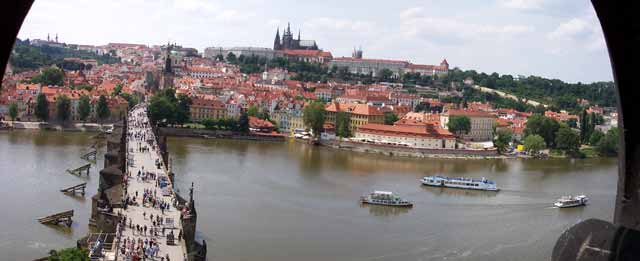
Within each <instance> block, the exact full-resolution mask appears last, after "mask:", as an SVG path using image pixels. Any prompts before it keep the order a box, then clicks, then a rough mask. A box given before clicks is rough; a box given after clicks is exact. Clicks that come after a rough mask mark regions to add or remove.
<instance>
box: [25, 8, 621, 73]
mask: <svg viewBox="0 0 640 261" xmlns="http://www.w3.org/2000/svg"><path fill="white" fill-rule="evenodd" d="M287 22H290V23H291V29H292V31H293V32H294V35H296V36H297V33H298V30H301V32H302V39H313V40H316V42H317V44H318V46H319V47H320V48H322V49H324V50H326V51H330V52H332V54H333V56H334V57H341V56H350V55H351V52H352V50H353V48H354V47H362V50H363V52H364V57H365V58H379V59H397V60H406V61H410V62H413V63H419V64H439V63H440V62H441V61H442V59H444V58H446V59H447V61H448V62H449V64H450V66H451V67H459V68H461V69H463V70H469V69H474V70H477V71H478V72H486V73H492V72H497V73H499V74H511V75H524V76H529V75H537V76H543V77H547V78H555V79H561V80H563V81H567V82H583V83H588V82H594V81H611V80H612V79H613V76H612V72H611V65H610V62H609V57H608V53H607V48H606V43H605V41H604V38H603V34H602V29H601V27H600V25H599V23H598V18H597V17H596V15H595V12H594V10H593V7H592V6H591V3H590V1H587V0H466V1H460V0H457V1H451V0H396V1H388V0H362V1H361V0H349V1H345V0H319V1H308V0H304V1H303V0H282V1H280V0H268V1H267V0H234V1H221V0H107V1H98V0H36V1H35V3H34V4H33V6H32V8H31V11H30V12H29V14H28V15H27V18H26V19H25V21H24V24H23V25H22V29H21V31H20V33H19V36H18V37H19V38H21V39H27V38H28V39H46V37H47V33H49V34H50V36H51V37H54V36H55V34H56V33H57V34H58V37H59V40H60V41H61V42H65V43H73V44H92V45H104V44H107V43H110V42H120V43H139V44H148V45H156V44H165V43H167V42H168V41H171V42H176V43H177V44H179V45H182V46H184V47H194V48H197V49H198V50H200V51H203V50H204V48H205V47H210V46H215V47H234V46H257V47H273V41H274V37H275V32H276V29H277V28H280V29H281V30H282V29H283V28H284V27H286V26H287Z"/></svg>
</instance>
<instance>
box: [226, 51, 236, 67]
mask: <svg viewBox="0 0 640 261" xmlns="http://www.w3.org/2000/svg"><path fill="white" fill-rule="evenodd" d="M237 61H238V59H237V58H236V55H235V54H233V53H231V52H230V53H229V54H227V62H228V63H232V64H235V63H236V62H237Z"/></svg>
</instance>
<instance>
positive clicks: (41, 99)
mask: <svg viewBox="0 0 640 261" xmlns="http://www.w3.org/2000/svg"><path fill="white" fill-rule="evenodd" d="M35 115H36V117H38V119H40V120H41V121H47V120H49V102H48V101H47V97H46V96H45V95H44V93H40V94H38V98H36V108H35Z"/></svg>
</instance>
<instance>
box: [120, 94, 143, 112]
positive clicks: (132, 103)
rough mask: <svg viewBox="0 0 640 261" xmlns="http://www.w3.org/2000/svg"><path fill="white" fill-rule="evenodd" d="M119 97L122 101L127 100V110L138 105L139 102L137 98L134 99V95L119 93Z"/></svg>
mask: <svg viewBox="0 0 640 261" xmlns="http://www.w3.org/2000/svg"><path fill="white" fill-rule="evenodd" d="M120 97H122V98H123V99H125V100H127V103H129V108H131V107H133V106H136V104H138V103H139V102H140V100H139V99H138V97H136V96H135V95H131V94H129V93H126V92H125V93H120Z"/></svg>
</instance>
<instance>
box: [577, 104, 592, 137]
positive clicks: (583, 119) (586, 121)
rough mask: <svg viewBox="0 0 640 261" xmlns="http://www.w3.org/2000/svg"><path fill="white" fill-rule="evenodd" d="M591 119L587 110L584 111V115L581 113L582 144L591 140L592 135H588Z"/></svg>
mask: <svg viewBox="0 0 640 261" xmlns="http://www.w3.org/2000/svg"><path fill="white" fill-rule="evenodd" d="M588 126H589V118H588V117H587V110H584V109H583V110H582V113H580V140H581V141H582V143H586V142H587V139H589V138H590V137H591V135H590V134H589V133H588V129H589V127H588Z"/></svg>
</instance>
